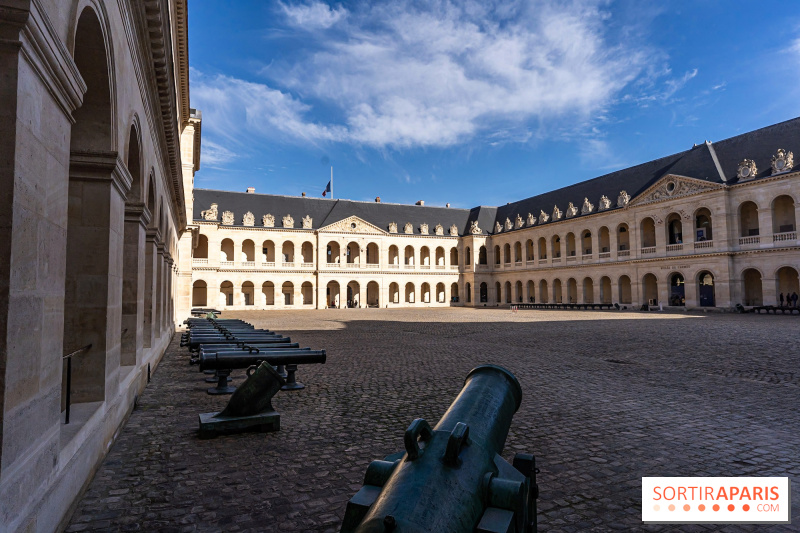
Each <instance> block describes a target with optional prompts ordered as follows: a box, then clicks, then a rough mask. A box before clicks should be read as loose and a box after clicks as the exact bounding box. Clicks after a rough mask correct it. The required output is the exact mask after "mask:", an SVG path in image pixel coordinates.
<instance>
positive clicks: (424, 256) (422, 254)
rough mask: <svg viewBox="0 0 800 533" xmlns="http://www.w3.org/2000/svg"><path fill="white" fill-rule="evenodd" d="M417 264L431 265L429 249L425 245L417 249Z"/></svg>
mask: <svg viewBox="0 0 800 533" xmlns="http://www.w3.org/2000/svg"><path fill="white" fill-rule="evenodd" d="M419 264H420V265H422V266H423V267H430V266H431V251H430V249H429V248H428V247H427V246H423V247H422V249H420V251H419Z"/></svg>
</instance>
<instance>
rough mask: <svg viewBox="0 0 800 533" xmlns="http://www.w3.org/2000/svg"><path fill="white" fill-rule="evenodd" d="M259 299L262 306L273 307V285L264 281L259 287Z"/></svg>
mask: <svg viewBox="0 0 800 533" xmlns="http://www.w3.org/2000/svg"><path fill="white" fill-rule="evenodd" d="M261 298H262V303H263V304H264V305H275V284H274V283H272V282H271V281H265V282H264V283H263V284H262V285H261Z"/></svg>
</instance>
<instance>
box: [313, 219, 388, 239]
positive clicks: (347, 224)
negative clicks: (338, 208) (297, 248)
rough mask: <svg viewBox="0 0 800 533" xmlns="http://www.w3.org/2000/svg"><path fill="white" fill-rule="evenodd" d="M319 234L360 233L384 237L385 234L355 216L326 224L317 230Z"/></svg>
mask: <svg viewBox="0 0 800 533" xmlns="http://www.w3.org/2000/svg"><path fill="white" fill-rule="evenodd" d="M319 232H320V233H322V232H330V233H334V232H335V233H361V234H366V235H386V232H385V231H383V230H382V229H381V228H379V227H378V226H376V225H374V224H370V223H369V222H367V221H366V220H363V219H361V218H359V217H357V216H355V215H353V216H349V217H347V218H345V219H342V220H339V221H338V222H334V223H333V224H328V225H327V226H325V227H322V228H320V229H319Z"/></svg>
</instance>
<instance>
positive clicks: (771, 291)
mask: <svg viewBox="0 0 800 533" xmlns="http://www.w3.org/2000/svg"><path fill="white" fill-rule="evenodd" d="M770 223H771V222H770ZM772 275H774V274H770V276H772ZM761 297H762V299H763V300H764V305H780V301H779V300H778V280H777V278H774V277H764V278H762V279H761Z"/></svg>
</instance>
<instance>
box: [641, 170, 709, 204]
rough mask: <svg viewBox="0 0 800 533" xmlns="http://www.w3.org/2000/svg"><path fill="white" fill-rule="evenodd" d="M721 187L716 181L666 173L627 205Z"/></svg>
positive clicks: (659, 200)
mask: <svg viewBox="0 0 800 533" xmlns="http://www.w3.org/2000/svg"><path fill="white" fill-rule="evenodd" d="M723 188H724V186H723V185H720V184H718V183H710V182H708V181H704V180H699V179H696V178H687V177H686V176H678V175H675V174H667V175H666V176H664V177H663V178H661V179H659V180H658V181H657V182H655V183H654V184H653V185H651V186H650V187H648V188H647V189H645V190H644V192H642V193H641V194H639V195H638V196H637V197H636V198H633V199H632V200H631V201H630V203H629V204H628V205H630V206H636V205H644V204H651V203H654V202H665V201H667V200H672V199H674V198H681V197H684V196H692V195H695V194H700V193H704V192H710V191H718V190H720V189H723Z"/></svg>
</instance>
